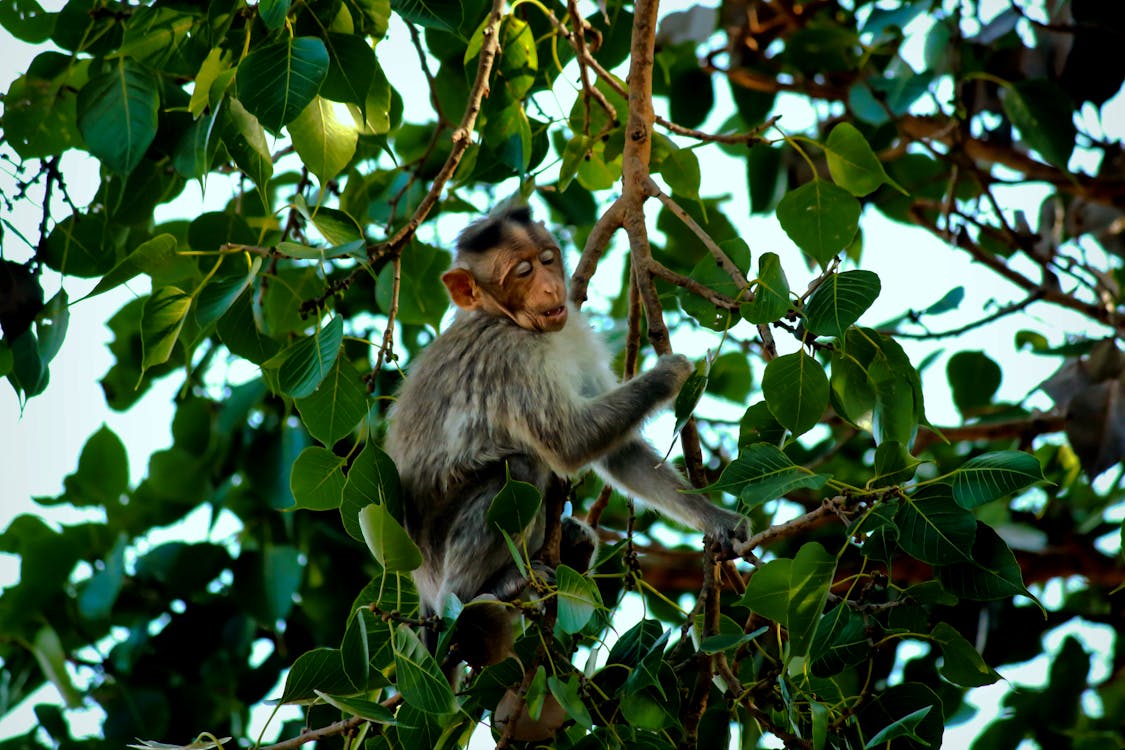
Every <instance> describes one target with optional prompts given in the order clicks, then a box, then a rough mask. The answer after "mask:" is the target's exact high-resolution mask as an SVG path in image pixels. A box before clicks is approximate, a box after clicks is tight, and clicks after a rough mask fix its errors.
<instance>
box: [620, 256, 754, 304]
mask: <svg viewBox="0 0 1125 750" xmlns="http://www.w3.org/2000/svg"><path fill="white" fill-rule="evenodd" d="M641 262H642V263H644V266H645V271H646V272H647V273H648V274H650V275H651V276H658V277H660V278H662V279H664V280H665V281H667V282H669V283H671V284H675V285H676V286H678V287H682V288H684V289H687V290H688V291H689V292H691V293H692V294H696V295H698V296H700V297H702V298H703V299H705V300H707V301H708V302H710V303H711V304H712V305H714V306H715V307H721V308H722V309H724V310H737V309H738V307H739V305H741V304H742V303H741V302H739V301H738V300H735V299H731V298H730V297H728V296H726V295H725V294H721V293H720V292H716V291H715V290H714V289H712V288H711V287H709V286H706V285H704V284H700V283H699V282H698V281H696V280H695V279H693V278H690V277H688V276H684V275H683V274H679V273H676V272H675V271H673V270H672V269H670V268H668V267H667V266H665V265H664V264H663V263H660V262H659V261H657V260H656V259H654V258H652V257H651V256H650V257H648V258H645V259H644V260H642V261H641Z"/></svg>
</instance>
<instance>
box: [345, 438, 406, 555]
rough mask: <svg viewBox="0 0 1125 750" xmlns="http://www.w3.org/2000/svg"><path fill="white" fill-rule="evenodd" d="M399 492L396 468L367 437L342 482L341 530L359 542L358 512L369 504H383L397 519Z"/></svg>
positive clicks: (400, 514) (361, 534) (400, 504)
mask: <svg viewBox="0 0 1125 750" xmlns="http://www.w3.org/2000/svg"><path fill="white" fill-rule="evenodd" d="M400 493H401V490H400V487H399V479H398V470H397V469H396V468H395V464H394V462H393V461H392V460H391V457H390V456H388V455H387V454H386V453H384V452H383V451H382V450H380V448H379V446H377V445H375V443H374V442H373V441H371V440H368V441H367V442H366V444H364V446H363V450H362V451H360V453H359V455H358V456H356V458H355V460H354V461H352V465H351V467H350V468H349V469H348V481H347V484H345V485H344V501H343V502H342V503H341V504H340V517H341V519H342V521H343V524H344V530H345V531H347V532H348V535H349V536H351V537H352V539H355V540H356V541H358V542H362V541H363V530H362V529H360V526H359V511H360V510H361V509H362V508H363V507H364V506H366V505H368V504H370V503H379V504H380V505H385V506H387V509H388V510H389V511H390V512H391V515H394V516H395V517H396V518H401V517H402V513H401V508H402V498H401V497H400Z"/></svg>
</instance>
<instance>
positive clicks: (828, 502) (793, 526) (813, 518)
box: [732, 496, 844, 557]
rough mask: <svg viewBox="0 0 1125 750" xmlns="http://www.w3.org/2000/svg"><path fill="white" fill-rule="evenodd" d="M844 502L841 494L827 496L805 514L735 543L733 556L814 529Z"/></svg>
mask: <svg viewBox="0 0 1125 750" xmlns="http://www.w3.org/2000/svg"><path fill="white" fill-rule="evenodd" d="M843 502H844V498H843V497H841V496H836V497H831V498H825V499H824V501H823V502H822V503H821V504H820V507H817V508H814V509H813V510H810V511H809V512H808V513H806V514H804V515H803V516H798V517H797V518H794V519H793V520H792V521H786V522H785V523H779V524H777V525H775V526H770V527H769V528H768V529H765V530H763V531H760V532H758V533H757V534H755V535H754V536H752V537H750V538H749V539H747V540H746V541H745V542H742V543H741V544H738V545H735V548H734V554H733V555H732V557H745V556H747V555H749V554H751V553H753V551H754V550H755V549H757V548H758V547H764V546H766V545H769V544H773V543H774V542H777V541H779V540H781V539H788V538H789V537H793V536H797V535H799V534H803V533H805V532H806V531H809V530H810V529H814V528H816V527H817V526H820V525H821V524H823V523H825V522H827V521H829V520H831V519H833V518H836V517H837V514H838V513H839V512H840V508H841V504H842V503H843Z"/></svg>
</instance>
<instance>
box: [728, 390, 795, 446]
mask: <svg viewBox="0 0 1125 750" xmlns="http://www.w3.org/2000/svg"><path fill="white" fill-rule="evenodd" d="M785 434H786V432H785V428H784V427H782V426H781V423H780V422H778V421H777V418H776V417H774V415H773V414H771V413H770V408H769V407H768V406H766V402H765V401H759V402H757V403H756V404H751V405H750V407H749V408H748V409H747V410H746V411H745V412H744V413H743V415H742V419H740V420H739V422H738V447H739V450H745V449H746V447H747V446H750V445H753V444H754V443H769V444H770V445H781V441H782V440H784V439H785Z"/></svg>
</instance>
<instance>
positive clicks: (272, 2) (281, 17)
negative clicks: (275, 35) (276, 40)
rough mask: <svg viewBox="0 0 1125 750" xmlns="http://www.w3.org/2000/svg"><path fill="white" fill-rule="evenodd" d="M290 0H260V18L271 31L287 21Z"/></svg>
mask: <svg viewBox="0 0 1125 750" xmlns="http://www.w3.org/2000/svg"><path fill="white" fill-rule="evenodd" d="M289 3H290V0H259V2H258V18H260V19H262V23H263V24H265V26H266V28H267V29H269V30H271V31H276V30H278V29H280V28H281V25H282V24H283V23H285V15H286V14H287V13H288V12H289Z"/></svg>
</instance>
